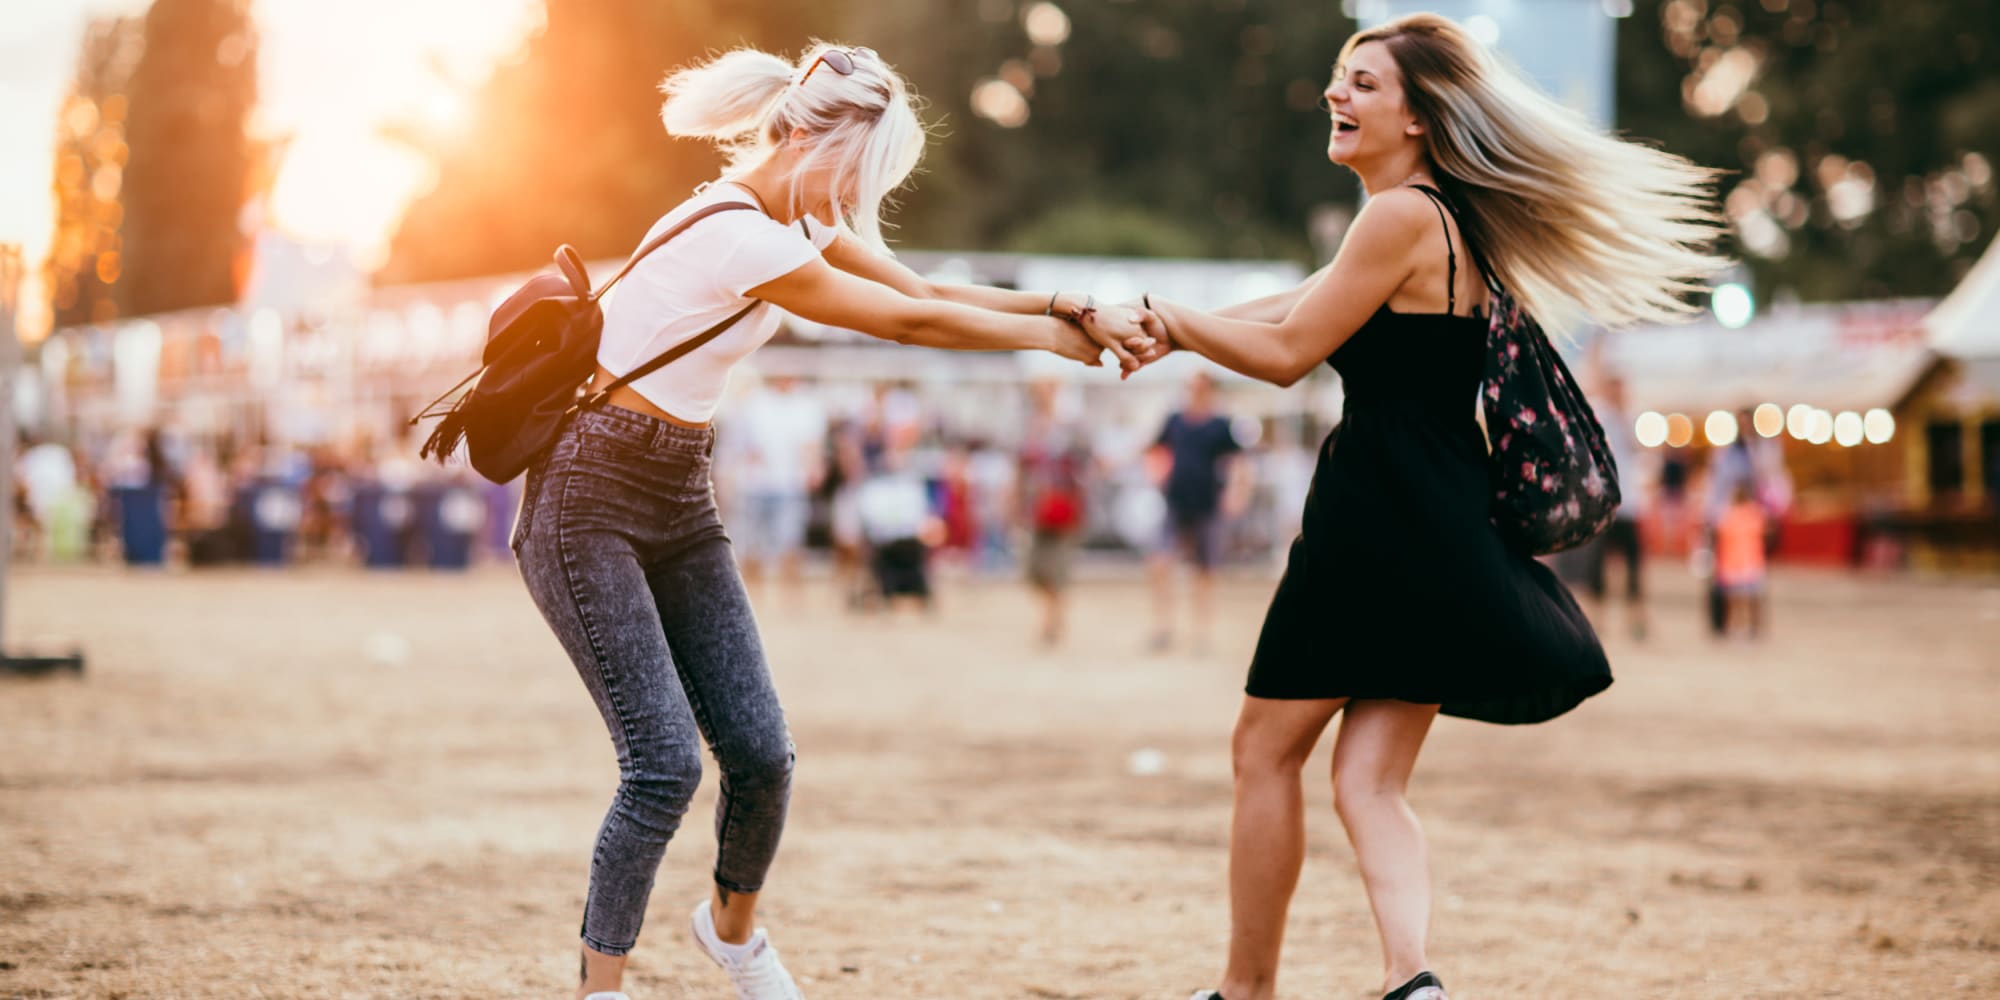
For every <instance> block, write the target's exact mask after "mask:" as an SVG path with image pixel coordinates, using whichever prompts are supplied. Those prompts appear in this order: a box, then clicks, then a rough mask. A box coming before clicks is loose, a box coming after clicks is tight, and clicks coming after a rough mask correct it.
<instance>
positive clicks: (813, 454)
mask: <svg viewBox="0 0 2000 1000" xmlns="http://www.w3.org/2000/svg"><path fill="white" fill-rule="evenodd" d="M729 430H733V431H735V432H736V434H735V436H736V441H735V442H734V446H733V447H731V448H730V449H729V450H730V457H731V458H732V459H733V461H732V465H734V466H735V467H734V468H733V469H732V472H733V473H734V478H735V481H736V487H737V492H738V494H739V501H740V503H741V505H742V511H743V514H744V520H745V521H746V522H747V523H746V524H745V525H744V529H743V530H742V531H740V532H739V533H738V534H737V535H736V538H735V539H734V540H735V541H737V544H738V545H739V546H740V549H739V558H740V559H741V560H742V564H743V578H744V582H745V583H748V584H749V585H750V586H751V587H752V588H755V587H757V585H758V584H760V583H761V582H763V580H764V578H765V577H766V576H767V575H775V576H776V577H777V578H778V581H779V584H780V586H781V587H783V588H784V589H785V590H786V591H788V592H789V594H790V598H789V599H790V600H791V601H792V603H793V604H794V605H797V604H798V603H799V600H800V597H801V594H800V588H801V586H802V579H803V573H802V565H801V563H802V561H803V557H804V555H805V543H806V521H807V520H808V519H809V518H810V516H811V514H812V491H813V490H814V489H816V488H818V486H819V482H820V480H821V479H822V478H824V476H825V472H824V469H823V467H822V465H821V458H822V453H823V449H824V442H825V440H826V410H825V408H824V407H822V406H820V404H819V402H818V401H817V400H815V399H813V398H812V397H811V396H809V395H807V394H806V393H804V392H802V391H800V390H799V388H798V380H796V379H793V378H791V377H789V376H782V375H781V376H776V377H773V378H771V379H770V380H769V381H767V382H765V383H764V384H763V385H762V386H760V387H758V388H757V389H756V390H754V391H752V392H751V393H750V394H749V395H748V396H747V397H746V398H745V399H744V400H743V408H742V411H741V412H740V414H739V415H738V416H737V418H736V420H734V421H733V422H731V424H730V425H729Z"/></svg>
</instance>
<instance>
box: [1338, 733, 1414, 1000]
mask: <svg viewBox="0 0 2000 1000" xmlns="http://www.w3.org/2000/svg"><path fill="white" fill-rule="evenodd" d="M1437 713H1438V706H1436V705H1418V704H1413V703H1410V702H1403V701H1386V700H1384V701H1378V700H1367V701H1354V702H1349V703H1348V705H1347V711H1346V714H1345V715H1344V716H1343V717H1342V718H1341V720H1340V735H1339V736H1337V737H1336V738H1335V741H1334V745H1333V804H1334V809H1335V810H1336V811H1338V812H1339V813H1340V822H1341V824H1342V825H1343V826H1345V827H1346V828H1347V839H1348V840H1349V841H1350V842H1352V843H1353V844H1354V856H1355V858H1356V859H1357V860H1358V861H1359V862H1360V866H1361V882H1362V885H1363V886H1364V887H1365V888H1366V889H1367V891H1368V906H1369V908H1370V909H1372V910H1373V911H1374V913H1375V928H1376V931H1377V932H1378V933H1380V934H1381V936H1382V963H1383V973H1384V977H1385V979H1386V980H1387V985H1386V986H1385V987H1384V989H1385V990H1387V989H1393V988H1395V987H1397V986H1400V985H1402V984H1403V983H1405V982H1407V981H1409V979H1410V978H1411V977H1413V976H1415V975H1416V974H1417V973H1419V972H1422V971H1424V970H1425V969H1428V968H1429V967H1430V958H1429V956H1428V955H1426V954H1425V948H1426V944H1427V939H1428V938H1429V935H1430V918H1431V872H1430V857H1429V854H1428V850H1427V848H1426V847H1425V844H1424V831H1423V827H1421V826H1419V825H1418V824H1417V815H1416V813H1414V812H1412V811H1411V810H1410V804H1409V801H1408V800H1407V799H1406V798H1405V797H1404V795H1405V792H1406V791H1407V790H1408V789H1409V784H1410V771H1411V769H1413V768H1414V767H1415V766H1416V763H1417V752H1418V751H1420V750H1422V749H1423V746H1424V736H1425V735H1426V734H1427V733H1429V732H1430V728H1431V721H1432V720H1433V719H1435V718H1437Z"/></svg>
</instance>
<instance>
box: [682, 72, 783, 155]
mask: <svg viewBox="0 0 2000 1000" xmlns="http://www.w3.org/2000/svg"><path fill="white" fill-rule="evenodd" d="M791 82H792V64H791V63H788V62H786V61H784V60H783V59H780V58H778V57H777V56H774V55H771V54H770V53H768V52H759V51H757V50H756V49H736V50H734V51H731V52H726V53H723V54H722V55H720V56H718V57H716V58H714V59H711V60H709V61H708V62H705V63H702V64H701V65H699V66H693V67H690V68H688V69H684V70H681V71H679V72H677V73H674V74H673V75H672V76H669V77H667V79H666V82H664V83H662V84H660V92H661V93H663V94H665V95H667V99H666V101H665V102H663V103H662V104H661V105H660V121H661V122H663V123H665V124H666V126H667V133H668V134H669V135H677V136H684V137H687V138H690V139H715V140H719V141H722V142H733V141H736V140H739V139H742V138H744V137H745V136H747V135H750V134H752V133H754V132H756V131H757V128H758V126H760V125H762V124H763V122H764V118H765V116H766V115H767V114H768V113H769V112H770V110H771V105H772V104H773V103H775V102H776V101H777V100H778V98H779V97H780V96H782V95H783V94H784V92H785V88H786V87H787V86H788V85H790V83H791Z"/></svg>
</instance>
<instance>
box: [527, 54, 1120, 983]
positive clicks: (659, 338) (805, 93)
mask: <svg viewBox="0 0 2000 1000" xmlns="http://www.w3.org/2000/svg"><path fill="white" fill-rule="evenodd" d="M664 89H665V92H666V95H667V99H666V104H665V107H664V108H663V110H662V115H663V118H664V120H665V122H666V126H667V130H668V131H669V132H671V133H673V134H675V135H679V136H693V137H700V138H706V139H711V140H715V141H717V142H718V143H721V144H722V145H723V146H724V148H725V150H726V151H727V153H728V157H729V166H728V169H727V171H726V172H725V173H724V175H723V177H722V178H721V179H720V180H719V182H717V183H713V184H710V185H706V186H705V187H704V188H703V189H702V190H700V191H698V192H697V193H696V194H695V196H694V197H692V198H690V199H688V200H687V201H686V202H684V203H682V204H681V205H679V206H676V207H675V208H674V209H672V210H671V211H669V212H668V213H667V214H666V215H665V216H664V217H663V218H661V219H660V220H659V222H658V224H656V225H655V226H654V228H653V232H651V233H648V234H647V238H648V239H649V240H650V239H652V238H653V237H654V236H655V235H657V234H660V233H663V232H665V231H667V230H668V229H670V228H673V227H675V226H677V225H679V224H680V223H681V222H683V221H685V220H688V219H691V218H693V217H694V216H695V215H696V214H697V213H699V212H702V211H704V210H706V209H709V208H711V207H713V206H716V205H718V204H722V203H725V202H734V203H738V204H740V205H744V206H748V207H744V208H734V209H729V210H726V211H721V212H718V213H715V214H711V215H706V216H703V217H702V218H701V219H699V220H698V221H696V222H695V223H693V224H692V225H690V226H688V227H687V228H686V229H685V230H684V231H683V232H681V233H680V234H679V235H678V236H677V237H675V238H674V239H673V240H671V241H670V242H668V243H667V244H666V245H665V246H664V247H663V248H661V249H659V250H658V251H656V252H654V253H653V254H652V255H650V256H648V257H646V258H645V259H644V260H643V261H642V262H641V263H640V264H639V265H638V266H637V268H635V269H634V270H633V271H632V273H631V274H630V276H629V277H628V278H627V279H626V281H625V283H624V285H623V286H621V287H620V288H619V290H618V293H617V294H616V295H615V296H613V297H612V298H611V299H610V300H609V304H608V306H607V307H606V310H605V322H604V332H603V340H602V344H601V346H600V348H599V351H598V355H597V360H598V366H599V370H598V373H597V376H598V379H599V382H600V384H602V383H603V382H606V381H608V380H610V379H612V378H616V377H618V376H621V375H623V374H624V373H626V372H629V371H631V370H633V369H634V368H636V367H638V366H639V365H640V364H641V363H643V362H644V361H646V360H647V359H649V358H651V357H654V356H655V355H658V354H660V353H661V352H662V351H663V350H664V349H666V348H668V347H671V346H672V345H674V344H677V343H681V342H683V341H686V340H688V339H689V338H692V337H694V336H696V335H697V334H698V333H699V332H700V331H703V330H705V329H708V328H710V327H712V326H714V325H715V324H717V323H718V322H720V321H722V320H725V319H727V318H728V317H731V316H736V315H737V314H738V313H741V316H740V317H739V318H738V320H737V322H735V324H734V325H733V326H730V327H728V328H727V330H726V332H724V333H722V334H721V335H720V336H718V337H716V338H715V339H713V340H711V341H709V342H707V343H705V344H703V345H702V346H701V347H700V348H699V349H698V350H695V351H693V352H692V353H690V354H688V355H686V356H685V357H683V358H682V359H681V360H679V361H677V362H676V363H674V364H671V365H668V366H666V367H664V368H661V369H659V370H658V371H655V372H653V373H651V374H648V375H646V376H645V377H643V378H640V379H638V380H636V381H634V382H632V383H631V384H630V385H627V386H625V387H623V388H620V389H618V390H617V391H616V392H614V393H613V394H611V395H610V397H609V400H608V402H609V405H606V406H601V407H598V408H595V409H589V410H585V411H583V412H581V413H580V414H578V415H577V416H576V417H575V418H574V419H573V420H572V421H571V422H570V423H568V424H567V425H566V426H565V427H564V428H563V430H562V431H561V433H560V435H559V436H558V438H557V441H556V443H555V445H554V447H553V448H552V449H551V450H550V451H549V452H548V453H547V454H546V455H545V456H543V457H542V458H541V459H540V460H539V461H538V462H537V463H536V464H535V465H534V466H533V467H532V468H530V469H529V472H528V480H527V486H526V490H525V498H524V500H523V502H522V507H521V514H520V518H519V521H518V523H517V525H516V527H515V531H514V541H513V544H514V548H515V551H516V552H517V553H518V555H519V561H520V567H521V573H522V576H523V578H524V579H525V580H526V582H527V585H528V591H529V593H530V594H531V595H532V596H533V598H534V601H535V604H536V605H537V606H538V607H539V608H540V609H541V612H542V615H543V617H544V618H545V619H546V620H547V621H548V623H549V626H550V628H551V629H552V630H553V631H554V632H555V634H556V637H557V639H558V640H560V642H561V643H562V645H563V648H564V649H565V651H566V652H567V653H568V654H569V657H570V659H571V660H572V661H573V662H574V664H575V666H576V669H577V673H578V675H579V676H580V677H581V678H582V680H583V684H584V687H585V688H586V689H587V690H588V691H589V693H590V695H591V698H592V699H593V700H594V701H595V702H596V703H597V707H598V710H599V712H600V714H601V715H602V716H603V718H604V722H605V725H606V727H607V728H608V729H609V731H610V735H611V741H612V744H613V746H614V747H615V748H616V751H617V756H618V765H619V778H620V780H619V785H618V792H617V795H616V796H615V798H614V799H613V800H612V803H611V808H610V811H609V812H608V813H607V814H606V815H605V817H604V822H603V826H602V827H601V828H600V830H599V832H598V835H597V841H596V846H595V849H594V850H593V852H592V854H591V864H590V892H589V895H588V897H587V898H586V900H585V902H584V914H583V928H582V938H583V941H582V945H583V947H582V953H583V954H582V971H581V977H580V979H581V981H580V982H579V983H578V986H577V990H576V995H577V996H578V997H591V998H595V1000H626V998H625V994H624V993H622V992H618V991H619V990H620V987H621V985H622V982H623V977H624V970H625V961H626V955H627V953H629V952H630V951H631V949H632V947H633V945H634V943H635V942H636V941H637V939H638V935H639V928H640V924H641V922H642V921H643V919H644V917H645V912H646V905H647V899H648V897H649V895H650V894H651V891H652V886H653V878H654V875H655V873H656V871H657V870H658V868H659V865H660V862H661V859H662V857H663V855H664V853H665V851H666V847H667V842H668V840H669V839H670V838H671V837H672V836H673V834H674V831H675V829H676V828H677V827H678V826H679V824H680V821H681V818H682V816H683V815H684V814H685V813H686V811H687V807H688V802H689V799H690V797H691V796H692V795H693V794H694V790H695V786H696V785H698V784H699V783H700V780H701V767H702V765H701V745H702V743H703V742H704V741H706V742H707V744H708V745H709V748H710V749H711V750H712V751H713V753H714V755H715V759H716V763H717V765H718V767H719V768H720V770H721V777H722V780H721V789H722V790H721V795H720V798H719V799H718V801H717V805H716V817H715V824H716V840H717V842H718V853H717V858H716V862H715V868H714V890H713V893H712V894H711V898H710V899H709V900H706V901H704V902H702V903H701V904H700V905H698V906H696V907H695V908H694V913H693V916H692V924H693V928H692V930H693V936H694V941H695V943H696V944H697V945H698V946H699V948H700V949H701V951H702V952H703V953H704V954H706V955H707V956H708V957H709V958H711V959H713V960H714V961H715V962H716V963H717V964H718V965H720V966H721V967H722V969H723V970H724V971H725V972H726V973H727V974H728V977H729V979H730V981H731V984H732V985H733V987H734V989H735V992H736V995H737V997H738V998H740V1000H797V998H798V997H799V996H800V993H799V989H798V987H797V985H796V984H795V983H794V981H793V979H792V977H791V975H790V974H789V973H787V972H786V971H785V967H784V965H783V964H782V963H781V962H780V961H779V960H778V954H777V951H776V949H775V948H773V947H771V944H770V941H769V939H768V938H767V937H766V935H765V933H764V931H763V930H762V929H760V928H758V927H756V924H755V920H756V907H757V901H758V898H759V895H760V893H761V892H762V890H763V888H764V882H765V875H766V873H767V872H768V870H769V868H770V865H771V861H772V859H773V857H774V856H775V854H776V852H777V848H778V839H779V835H780V834H781V833H782V831H783V829H784V824H785V811H786V805H787V802H788V800H789V795H790V789H791V776H792V763H793V751H792V741H791V739H790V737H789V734H788V732H787V730H786V728H785V717H784V712H783V710H782V709H781V708H780V706H779V704H778V697H777V693H776V691H775V689H774V688H773V686H772V682H771V674H770V670H769V667H768V666H767V665H766V663H765V660H764V652H763V648H762V645H761V642H760V641H759V638H758V632H757V623H756V621H755V619H754V618H753V617H752V616H751V612H750V605H749V602H748V601H747V599H746V598H745V596H744V590H743V582H742V580H741V578H740V577H739V576H738V574H737V570H736V564H735V561H734V559H733V558H732V557H731V554H730V547H729V541H728V538H727V537H726V536H725V535H724V533H723V527H722V524H721V522H720V520H719V519H718V518H717V515H716V509H715V500H714V495H713V492H712V490H711V487H710V477H709V455H710V451H711V446H712V444H713V441H714V431H713V429H712V428H711V427H710V425H709V421H710V420H711V419H712V418H713V417H714V416H715V411H716V404H717V401H718V400H719V399H721V397H722V393H723V387H724V384H725V382H726V381H727V380H728V377H729V371H730V368H731V367H732V366H733V365H735V364H736V362H738V361H740V360H742V359H743V358H744V357H745V356H746V355H748V354H749V353H750V352H751V351H754V350H755V349H756V348H757V347H758V346H760V345H761V344H763V343H764V342H765V341H766V340H769V339H770V337H771V335H772V333H773V332H774V331H775V329H776V327H777V323H778V316H777V314H776V312H775V311H774V310H773V309H772V308H771V307H772V306H779V307H782V308H784V309H786V310H788V311H790V312H792V313H794V314H797V315H799V316H803V317H805V318H807V319H810V320H814V321H817V322H820V323H826V324H830V325H834V326H842V327H847V328H850V329H854V330H860V331H863V332H865V333H870V334H873V335H875V336H878V337H883V338H886V339H890V340H895V341H899V342H902V343H909V344H921V345H926V346H931V347H942V348H953V349H964V350H1003V349H1028V348H1038V349H1045V350H1050V351H1053V352H1055V353H1057V354H1060V355H1062V356H1064V357H1068V358H1072V359H1075V360H1078V361H1081V362H1084V363H1087V364H1095V363H1097V360H1098V358H1099V355H1100V351H1101V348H1100V344H1099V343H1097V342H1094V341H1093V340H1091V339H1090V335H1088V334H1086V333H1084V332H1083V331H1082V330H1081V329H1080V327H1079V326H1077V325H1075V324H1073V323H1069V322H1065V321H1064V320H1062V319H1059V318H1054V317H1052V316H1051V315H1050V313H1069V314H1073V315H1081V314H1084V313H1086V312H1087V311H1088V302H1087V300H1083V299H1082V297H1081V296H1058V297H1055V298H1053V299H1052V298H1049V297H1045V296H1041V295H1034V294H1029V293H1024V292H1009V291H1002V290H997V289H984V288H959V287H942V286H936V285H932V284H930V283H929V282H927V281H924V280H923V279H921V278H919V277H918V276H917V275H915V274H914V273H912V272H910V271H909V270H908V269H906V268H904V267H902V266H901V265H899V264H897V263H895V261H894V260H893V259H891V258H890V257H888V256H887V255H886V254H885V253H884V252H883V247H882V237H881V223H880V220H879V215H880V213H881V210H882V204H883V201H884V199H885V198H886V197H887V196H888V194H889V192H891V191H893V190H894V189H896V188H897V187H898V186H899V185H901V184H902V183H903V181H904V179H905V178H906V177H907V176H908V175H909V173H910V171H911V169H912V168H913V167H915V165H916V163H917V159H918V157H919V155H920V154H921V153H922V150H923V141H924V131H923V128H922V126H921V125H920V124H919V123H918V120H917V116H916V114H915V113H914V112H913V111H912V109H911V107H910V98H909V94H908V91H907V89H906V87H905V86H904V83H903V80H902V79H901V78H900V77H899V76H897V74H896V73H895V71H894V70H892V69H891V68H890V67H889V66H888V65H887V64H886V63H884V62H883V61H882V59H881V58H880V57H879V56H877V55H876V54H875V53H873V52H871V51H869V50H867V49H848V48H840V47H835V46H828V45H815V46H814V47H812V49H810V50H809V51H808V52H806V53H805V55H804V56H802V57H801V58H800V60H799V61H798V62H797V63H792V62H788V61H786V60H784V59H781V58H778V57H776V56H772V55H767V54H765V53H762V52H756V51H747V50H746V51H736V52H731V53H728V54H726V55H724V56H721V57H720V58H717V59H715V60H714V61H712V62H709V63H707V64H705V65H701V66H697V67H694V68H691V69H687V70H684V71H682V72H679V73H676V74H674V75H673V76H671V77H669V78H668V79H667V81H666V84H665V86H664ZM745 310H747V311H745ZM1095 322H1096V323H1097V328H1098V330H1099V332H1098V334H1097V335H1098V336H1101V337H1103V338H1104V343H1105V344H1106V345H1108V346H1113V347H1118V344H1117V341H1118V340H1120V339H1122V338H1124V337H1128V336H1133V335H1136V334H1137V333H1138V332H1139V329H1140V328H1139V326H1138V323H1137V320H1136V314H1134V313H1133V312H1131V311H1130V310H1123V309H1105V310H1102V311H1099V312H1097V313H1096V314H1095ZM1132 343H1133V344H1135V345H1137V344H1143V343H1144V341H1143V339H1140V340H1134V341H1132ZM1114 353H1116V354H1118V355H1119V357H1120V361H1121V364H1122V363H1127V362H1130V360H1131V356H1130V355H1129V354H1127V353H1126V352H1125V351H1124V349H1123V348H1122V347H1118V349H1117V350H1116V351H1115V352H1114Z"/></svg>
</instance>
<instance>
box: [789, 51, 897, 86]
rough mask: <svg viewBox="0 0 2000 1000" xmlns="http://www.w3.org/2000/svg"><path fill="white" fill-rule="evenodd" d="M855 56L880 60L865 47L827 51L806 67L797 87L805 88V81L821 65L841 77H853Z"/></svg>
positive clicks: (810, 77) (873, 52)
mask: <svg viewBox="0 0 2000 1000" xmlns="http://www.w3.org/2000/svg"><path fill="white" fill-rule="evenodd" d="M856 56H867V57H868V58H870V59H874V60H876V61H878V62H879V61H880V60H881V58H882V57H881V56H878V55H876V54H875V50H874V49H871V48H866V47H863V48H858V49H827V50H826V51H825V52H822V53H820V54H819V58H818V59H814V60H813V64H812V65H811V66H807V67H806V74H805V75H804V76H802V77H799V86H801V87H803V86H805V84H806V81H807V80H810V79H812V75H813V70H816V69H818V68H819V67H820V64H821V63H825V64H826V65H828V66H831V67H832V68H833V71H834V72H835V73H839V74H840V75H841V76H853V75H854V59H855V57H856Z"/></svg>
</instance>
